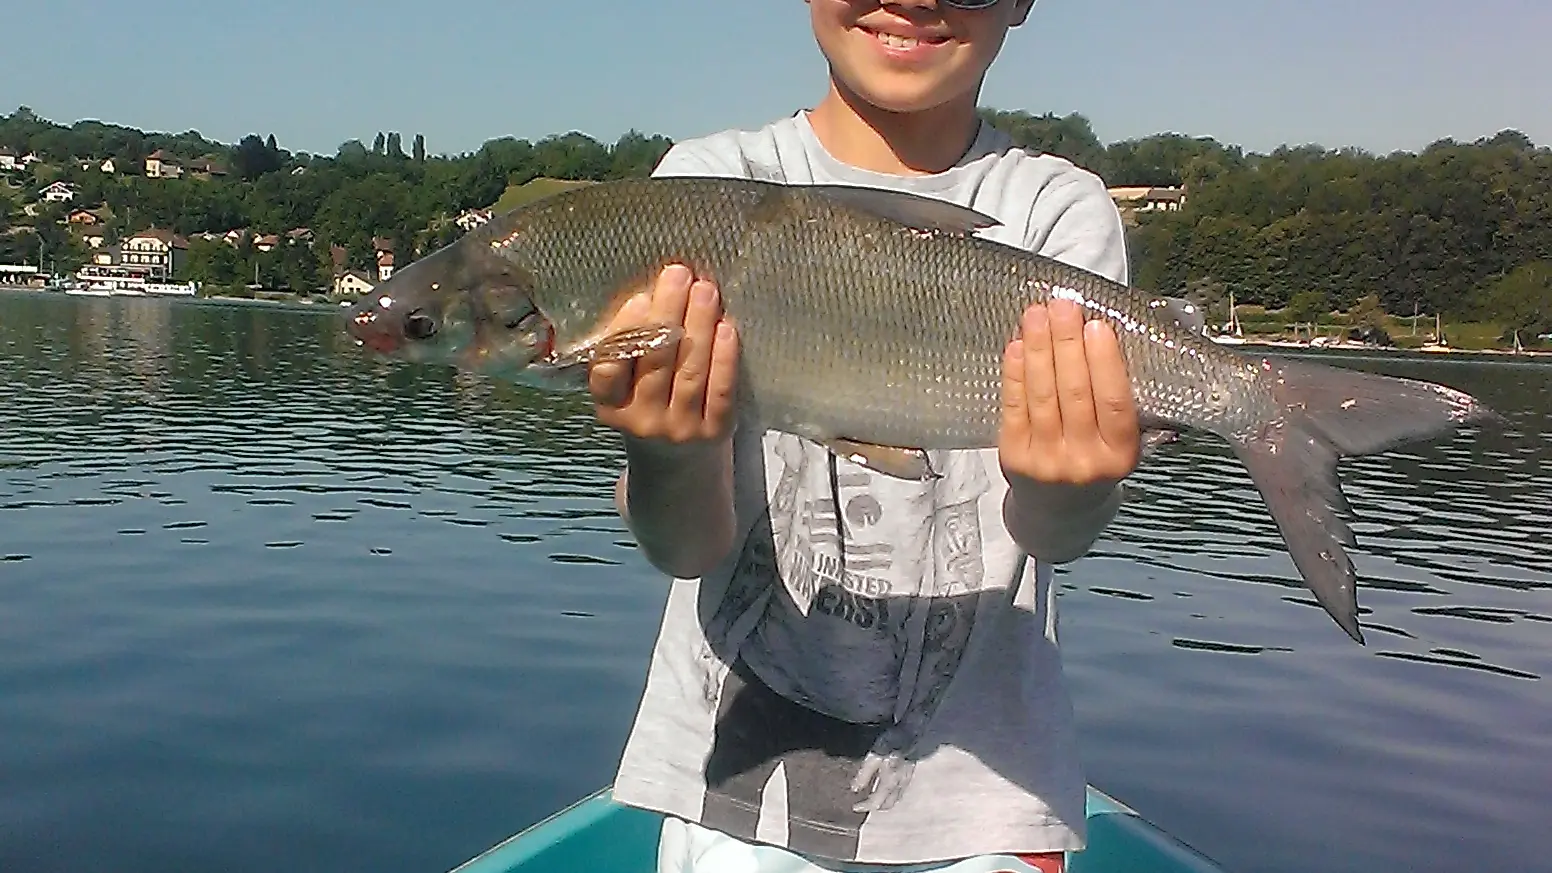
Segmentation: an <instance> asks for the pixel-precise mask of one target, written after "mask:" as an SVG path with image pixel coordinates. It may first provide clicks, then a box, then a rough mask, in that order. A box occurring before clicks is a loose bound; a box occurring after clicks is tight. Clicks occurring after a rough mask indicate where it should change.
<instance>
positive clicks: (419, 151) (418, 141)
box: [412, 133, 426, 164]
mask: <svg viewBox="0 0 1552 873" xmlns="http://www.w3.org/2000/svg"><path fill="white" fill-rule="evenodd" d="M412 149H413V150H414V159H415V163H417V164H423V163H425V162H426V136H425V134H421V133H417V134H415V143H414V145H413V146H412Z"/></svg>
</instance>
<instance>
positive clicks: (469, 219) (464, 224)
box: [453, 209, 491, 232]
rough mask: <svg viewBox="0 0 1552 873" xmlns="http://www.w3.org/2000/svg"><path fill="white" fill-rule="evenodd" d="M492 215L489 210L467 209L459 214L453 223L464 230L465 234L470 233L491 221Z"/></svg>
mask: <svg viewBox="0 0 1552 873" xmlns="http://www.w3.org/2000/svg"><path fill="white" fill-rule="evenodd" d="M490 215H491V213H490V210H489V209H465V210H464V211H462V212H460V213H458V217H457V218H455V219H453V223H455V224H457V225H458V226H459V227H461V228H463V229H464V231H465V232H468V231H471V230H474V229H475V228H476V227H479V226H480V225H482V224H484V223H485V222H487V221H490Z"/></svg>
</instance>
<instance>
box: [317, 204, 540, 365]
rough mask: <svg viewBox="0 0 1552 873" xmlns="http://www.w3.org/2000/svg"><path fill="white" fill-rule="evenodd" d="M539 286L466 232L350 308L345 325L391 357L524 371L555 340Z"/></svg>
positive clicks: (379, 352)
mask: <svg viewBox="0 0 1552 873" xmlns="http://www.w3.org/2000/svg"><path fill="white" fill-rule="evenodd" d="M471 236H472V235H471ZM532 289H533V280H532V277H531V276H529V275H528V274H527V273H526V272H524V271H523V270H522V269H520V268H519V267H517V266H516V265H515V264H513V263H512V262H510V261H509V260H507V259H506V258H504V257H502V256H501V255H499V254H497V253H496V252H495V251H493V250H492V249H491V247H490V245H489V243H487V242H485V241H484V240H483V239H479V238H470V237H465V238H464V239H462V240H459V241H458V242H455V243H453V244H451V245H449V246H446V247H445V248H442V249H440V250H438V251H436V252H433V253H432V254H430V255H427V256H426V257H424V258H421V259H420V260H418V261H415V262H413V263H411V264H409V265H407V266H406V267H404V269H402V270H398V271H396V272H395V273H394V274H393V275H392V276H391V277H390V278H389V279H387V280H386V281H384V282H382V283H380V284H378V285H377V286H375V287H374V288H373V289H372V290H371V291H369V292H367V293H365V294H363V295H362V296H361V299H360V300H358V301H356V302H355V303H354V304H352V305H351V307H350V308H349V309H348V310H346V313H345V315H346V331H347V333H349V335H350V336H351V338H352V339H353V340H355V342H356V345H358V346H361V347H364V348H366V349H368V350H370V351H371V352H373V353H375V354H377V355H379V356H382V357H385V358H390V359H394V360H402V361H412V362H416V363H438V364H450V365H453V366H455V367H459V368H462V369H469V370H482V371H488V370H505V369H511V370H515V371H521V370H523V369H524V368H526V367H527V366H528V365H530V364H532V363H533V362H534V361H535V360H537V359H539V358H541V357H543V356H545V355H546V354H548V353H549V352H550V349H551V347H552V345H553V336H554V331H553V328H552V326H551V324H550V322H549V320H548V319H546V318H545V317H544V315H543V314H542V313H541V312H540V311H539V308H538V306H536V305H535V303H534V295H533V293H532Z"/></svg>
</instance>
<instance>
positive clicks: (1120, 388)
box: [1083, 321, 1139, 450]
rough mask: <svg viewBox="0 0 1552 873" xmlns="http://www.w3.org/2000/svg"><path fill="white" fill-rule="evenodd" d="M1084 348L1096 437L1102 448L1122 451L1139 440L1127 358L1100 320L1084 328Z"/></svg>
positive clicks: (1110, 331) (1107, 327)
mask: <svg viewBox="0 0 1552 873" xmlns="http://www.w3.org/2000/svg"><path fill="white" fill-rule="evenodd" d="M1083 330H1084V336H1083V347H1084V351H1085V353H1086V355H1087V356H1088V362H1089V378H1090V379H1091V380H1092V381H1093V385H1094V407H1095V411H1094V414H1095V419H1096V421H1097V424H1098V427H1099V438H1100V439H1102V440H1104V442H1105V445H1107V446H1110V447H1111V448H1114V449H1122V450H1125V449H1127V448H1129V447H1133V446H1136V445H1137V441H1138V439H1139V433H1138V424H1137V404H1136V400H1135V398H1133V396H1132V382H1131V378H1130V377H1129V376H1128V375H1127V372H1126V358H1125V356H1124V355H1122V354H1121V342H1120V340H1118V339H1117V338H1116V335H1115V330H1114V329H1113V328H1112V327H1111V326H1110V325H1109V324H1106V323H1105V322H1103V321H1091V322H1089V323H1088V324H1087V325H1085V326H1084V329H1083Z"/></svg>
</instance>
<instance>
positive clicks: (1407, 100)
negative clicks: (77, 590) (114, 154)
mask: <svg viewBox="0 0 1552 873" xmlns="http://www.w3.org/2000/svg"><path fill="white" fill-rule="evenodd" d="M1005 2H1007V0H1005ZM6 6H7V7H9V8H7V10H6V12H5V30H6V31H7V35H8V38H7V39H6V47H5V61H4V66H3V71H0V112H10V111H11V110H12V109H14V108H15V107H17V106H19V105H27V106H30V107H32V109H33V110H34V111H35V112H37V113H38V114H39V115H40V116H42V117H44V118H47V119H50V120H53V121H59V122H64V123H70V122H74V121H77V120H79V119H85V118H95V119H100V120H103V121H110V122H115V123H119V124H125V125H129V126H132V127H138V128H140V129H142V130H163V131H172V132H182V131H185V130H190V129H193V130H198V131H199V132H200V133H202V134H204V135H205V136H206V137H209V138H212V139H216V140H219V141H223V142H236V141H237V140H238V139H240V138H241V137H242V136H243V135H244V134H247V133H254V132H256V133H259V134H261V135H267V134H270V133H273V134H275V136H276V138H277V140H278V141H279V142H280V144H281V145H282V146H283V147H285V148H288V149H292V150H296V151H309V152H314V153H323V154H333V153H334V151H335V150H336V149H337V148H338V146H339V144H340V143H342V142H344V141H346V140H348V139H353V138H354V139H361V140H363V141H365V142H367V143H370V142H371V140H372V138H373V137H374V136H375V135H376V133H377V132H378V131H380V130H381V131H395V130H396V131H399V132H401V133H402V134H403V139H404V141H405V142H406V143H408V142H409V140H410V139H411V138H412V137H413V136H414V134H415V133H417V132H419V133H424V134H425V136H426V140H427V147H428V150H429V151H431V152H433V153H447V154H456V153H461V152H466V151H472V150H474V149H476V148H478V147H479V145H480V144H481V143H482V142H484V141H485V140H487V139H491V138H494V137H499V136H517V137H526V138H529V139H538V138H541V137H544V136H547V135H550V134H556V133H566V132H568V131H572V130H577V131H581V132H583V133H586V134H588V135H591V136H593V137H596V138H598V139H600V140H605V141H609V142H612V141H613V140H615V139H616V138H617V137H619V135H620V134H622V133H624V132H626V131H627V130H631V129H636V130H641V131H643V132H647V133H663V134H666V135H668V136H670V137H672V138H674V139H676V140H679V139H686V138H689V137H694V136H699V135H703V134H707V133H711V132H713V131H717V130H722V129H725V128H730V127H740V128H752V127H757V126H759V125H761V124H764V123H766V122H768V121H771V120H773V119H775V118H778V117H781V116H784V115H787V114H790V113H792V112H794V111H796V110H798V109H801V108H804V107H807V106H811V105H813V104H814V103H815V102H816V101H817V100H818V99H819V98H820V97H821V96H822V95H823V92H824V88H825V80H824V74H825V68H824V64H823V59H822V57H821V56H820V54H819V52H818V50H817V49H816V47H815V45H814V41H813V36H812V33H811V31H810V30H809V25H808V11H807V7H806V6H805V5H804V4H803V2H802V0H656V2H630V0H591V2H582V0H550V2H543V0H506V2H497V0H443V2H425V0H420V2H413V3H412V2H405V0H372V2H366V0H355V2H347V0H268V2H265V3H244V4H240V5H239V4H232V5H231V6H227V5H226V4H215V3H209V2H197V3H196V2H191V0H159V2H157V3H155V4H153V5H152V6H151V7H145V6H142V5H139V4H135V3H122V2H121V3H104V2H100V0H92V2H87V0H35V2H31V3H14V4H6ZM145 9H151V10H153V11H152V12H151V13H150V14H149V15H147V16H142V14H141V13H142V10H145ZM23 35H25V38H18V37H21V36H23ZM1549 56H1552V2H1548V0H1475V2H1468V0H1454V2H1443V0H1306V2H1301V3H1293V2H1284V3H1269V2H1264V0H1039V2H1038V3H1037V5H1036V6H1035V9H1034V11H1033V13H1032V14H1031V15H1030V19H1029V21H1028V23H1027V24H1026V25H1025V26H1024V27H1022V28H1019V29H1017V30H1015V31H1013V33H1012V34H1010V36H1009V39H1008V42H1007V45H1006V47H1005V48H1004V49H1003V53H1002V55H1001V56H1000V57H999V58H998V60H997V62H996V63H995V64H994V65H993V67H992V71H991V74H990V76H989V77H988V80H987V83H986V88H985V90H984V91H983V94H982V101H981V102H982V103H983V105H988V106H995V107H998V108H1001V109H1023V110H1027V111H1029V112H1032V113H1036V114H1041V113H1045V112H1055V113H1058V114H1067V113H1069V112H1080V113H1082V114H1084V115H1085V116H1087V117H1088V118H1089V119H1090V120H1091V121H1092V123H1093V125H1094V128H1095V131H1096V132H1097V133H1098V135H1099V137H1100V139H1101V140H1103V141H1105V142H1112V141H1115V140H1120V139H1128V138H1133V137H1139V136H1146V135H1149V134H1153V133H1160V132H1165V131H1175V132H1180V133H1185V134H1190V135H1198V136H1212V137H1216V138H1217V139H1219V140H1220V141H1222V142H1225V143H1230V144H1238V145H1242V146H1244V147H1245V148H1247V149H1250V150H1256V151H1267V150H1270V149H1273V148H1276V147H1277V146H1278V145H1282V144H1285V143H1286V144H1305V143H1319V144H1322V145H1325V146H1328V147H1338V146H1359V147H1362V148H1365V149H1369V150H1371V151H1376V152H1389V151H1392V150H1397V149H1406V150H1417V149H1421V148H1423V147H1425V146H1426V145H1428V143H1430V142H1433V141H1434V140H1437V139H1440V138H1443V137H1453V138H1455V139H1459V140H1464V141H1469V140H1474V139H1476V138H1478V137H1482V136H1490V135H1492V134H1493V133H1496V132H1498V131H1499V130H1502V129H1504V128H1511V127H1512V128H1516V129H1518V130H1521V131H1523V132H1524V133H1526V134H1527V135H1529V136H1530V137H1531V139H1533V140H1534V141H1536V142H1537V143H1538V144H1542V145H1548V144H1552V59H1549Z"/></svg>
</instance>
